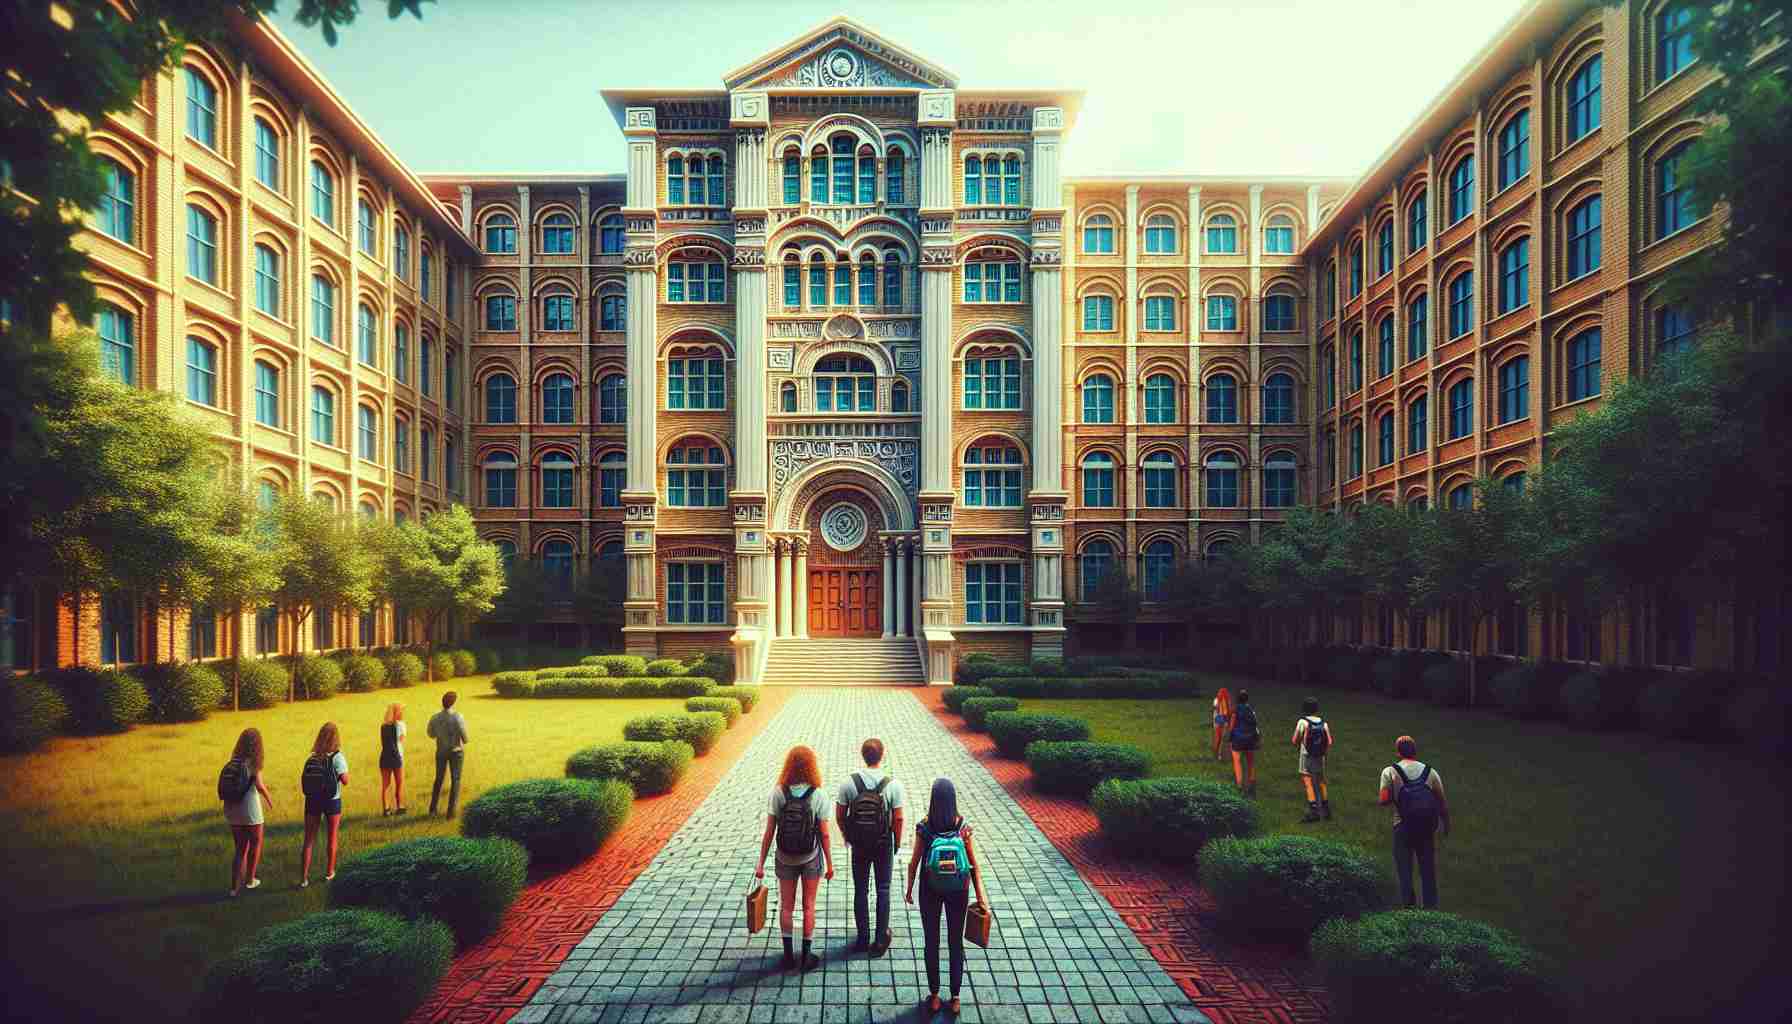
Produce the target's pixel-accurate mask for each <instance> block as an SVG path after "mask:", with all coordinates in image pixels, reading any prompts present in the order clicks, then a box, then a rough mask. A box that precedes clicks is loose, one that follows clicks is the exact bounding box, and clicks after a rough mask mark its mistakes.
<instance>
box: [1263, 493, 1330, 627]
mask: <svg viewBox="0 0 1792 1024" xmlns="http://www.w3.org/2000/svg"><path fill="white" fill-rule="evenodd" d="M1343 538H1344V521H1343V520H1342V519H1340V518H1339V517H1338V516H1337V515H1336V514H1334V513H1331V512H1324V511H1321V510H1319V509H1316V508H1312V507H1311V506H1304V505H1303V506H1300V507H1298V508H1294V509H1290V510H1289V512H1288V517H1287V519H1286V520H1284V521H1283V522H1282V523H1281V525H1279V526H1277V527H1276V528H1275V530H1274V531H1272V532H1271V533H1270V534H1269V535H1268V536H1267V537H1266V538H1265V539H1264V540H1263V542H1262V543H1261V544H1258V545H1257V546H1256V547H1255V548H1253V549H1252V550H1251V553H1250V557H1249V559H1248V561H1247V562H1246V563H1245V569H1246V576H1247V579H1248V581H1249V582H1248V585H1249V587H1250V589H1251V590H1252V591H1253V592H1254V593H1255V594H1257V595H1258V598H1259V600H1260V601H1261V602H1262V603H1263V605H1264V606H1265V607H1266V608H1270V609H1274V610H1275V611H1277V612H1280V613H1282V614H1284V615H1294V616H1295V617H1296V618H1297V620H1298V621H1299V623H1300V624H1301V629H1302V632H1303V636H1301V637H1300V638H1299V639H1301V640H1304V639H1306V635H1308V634H1306V630H1307V628H1308V627H1309V626H1317V624H1318V623H1319V621H1321V619H1322V618H1324V617H1325V616H1328V615H1330V614H1331V613H1332V612H1333V611H1335V610H1336V608H1337V606H1338V600H1339V595H1340V594H1348V593H1353V592H1354V591H1355V581H1354V580H1353V579H1352V578H1351V576H1350V574H1349V568H1350V567H1349V563H1348V561H1347V560H1346V558H1345V557H1344V555H1345V552H1344V542H1343Z"/></svg>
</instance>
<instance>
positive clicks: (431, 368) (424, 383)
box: [417, 338, 436, 395]
mask: <svg viewBox="0 0 1792 1024" xmlns="http://www.w3.org/2000/svg"><path fill="white" fill-rule="evenodd" d="M435 354H436V345H435V342H433V341H430V340H429V339H428V338H424V339H423V347H422V348H420V349H418V350H417V386H418V387H419V388H421V389H422V391H423V393H424V394H425V395H428V394H431V393H433V390H434V388H435V380H436V374H435Z"/></svg>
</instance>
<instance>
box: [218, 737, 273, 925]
mask: <svg viewBox="0 0 1792 1024" xmlns="http://www.w3.org/2000/svg"><path fill="white" fill-rule="evenodd" d="M230 757H231V759H232V760H240V761H242V762H243V770H244V771H247V772H248V773H249V776H250V778H251V779H253V780H254V781H253V782H252V783H251V784H250V786H249V788H248V790H247V791H245V792H244V793H243V797H242V799H241V800H226V801H224V820H225V821H227V822H229V823H230V838H231V841H232V842H233V843H235V845H236V850H235V852H234V853H233V854H232V855H231V858H230V895H232V896H235V895H236V894H237V893H238V892H239V891H241V890H243V889H254V888H256V887H258V886H260V885H261V879H259V878H256V877H255V872H256V870H257V869H258V868H259V867H260V866H261V837H262V822H263V817H262V802H263V801H266V803H267V809H268V810H270V811H271V810H273V809H274V798H273V797H272V796H271V795H269V793H268V787H267V783H265V782H263V781H261V762H262V748H261V731H260V730H258V729H244V730H243V734H242V735H241V736H238V737H237V738H236V749H235V750H234V751H232V752H231V754H230Z"/></svg>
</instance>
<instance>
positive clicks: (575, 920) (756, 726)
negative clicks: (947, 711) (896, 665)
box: [411, 687, 788, 1024]
mask: <svg viewBox="0 0 1792 1024" xmlns="http://www.w3.org/2000/svg"><path fill="white" fill-rule="evenodd" d="M787 695H788V691H786V690H782V689H779V688H777V687H766V688H764V689H762V690H760V691H759V703H758V705H757V706H756V707H754V708H753V712H752V714H749V715H743V716H742V717H741V719H740V721H739V722H737V723H735V726H734V728H732V729H730V730H728V731H727V732H726V733H724V734H723V736H722V739H721V741H720V742H719V743H717V744H716V745H715V747H714V749H712V750H710V752H709V753H708V754H705V755H704V756H702V757H700V758H697V759H696V760H695V761H692V762H691V769H690V772H689V774H687V775H686V776H685V777H684V778H683V779H682V780H681V781H680V782H679V783H678V785H677V786H676V787H675V788H674V789H673V790H672V792H670V793H664V794H661V795H660V796H650V797H643V798H641V799H638V800H636V801H635V806H634V809H633V810H632V811H631V812H630V813H629V816H628V820H627V821H625V822H623V824H622V827H621V828H620V829H618V830H617V831H616V834H615V835H613V836H611V837H610V838H609V839H608V840H607V841H605V843H604V845H603V847H602V848H601V849H599V850H598V851H597V854H596V856H593V857H592V858H591V859H590V860H588V861H585V862H584V863H583V864H580V865H578V866H576V867H573V868H569V869H567V870H565V871H562V872H560V873H558V874H555V875H550V876H548V877H546V878H542V879H540V880H539V881H536V882H534V883H532V884H531V885H529V886H528V887H527V888H525V889H524V890H523V893H522V895H521V896H519V897H518V898H517V901H516V903H515V904H514V905H512V906H511V908H510V912H509V913H508V914H506V915H505V917H504V923H503V925H502V926H500V927H499V929H498V931H497V933H496V934H494V935H492V936H491V937H490V938H488V939H486V940H485V941H484V942H482V943H480V944H479V945H477V946H475V947H473V948H472V949H469V950H467V951H465V952H464V953H462V954H461V955H460V956H458V957H456V958H455V960H454V963H453V964H452V965H450V966H449V968H448V974H447V975H446V976H445V977H443V978H442V982H441V984H439V985H437V986H436V991H435V994H434V995H432V996H430V998H429V1000H428V1001H427V1002H425V1003H424V1004H423V1005H422V1006H420V1007H418V1009H417V1012H416V1013H414V1014H412V1015H411V1024H444V1022H450V1021H452V1022H454V1024H470V1022H480V1024H487V1022H497V1021H503V1020H508V1019H509V1018H510V1016H511V1015H512V1014H514V1013H515V1012H516V1011H517V1010H518V1009H521V1008H522V1007H523V1005H524V1004H526V1003H528V1001H529V999H530V997H532V996H533V995H534V994H535V990H536V989H538V988H540V987H541V984H542V982H544V981H546V980H547V978H548V976H549V975H551V974H553V973H554V971H555V970H556V969H558V968H559V966H560V964H561V962H563V961H564V960H565V959H566V957H567V954H569V953H570V952H571V951H572V948H573V947H574V946H576V945H578V943H579V942H580V940H582V939H584V938H585V936H586V934H587V933H589V932H590V931H591V929H592V928H593V927H595V926H596V924H597V922H598V920H599V919H600V918H602V917H603V916H604V911H606V910H608V909H609V908H610V905H611V904H612V903H615V902H616V898H617V897H618V896H620V895H622V892H623V890H625V889H627V888H628V887H629V884H630V883H631V882H633V881H634V880H635V876H636V875H639V874H640V873H641V871H642V870H643V869H644V868H646V867H647V865H648V864H650V863H652V861H653V858H654V856H655V855H657V854H658V853H659V852H660V848H661V847H663V846H665V845H666V840H668V839H670V838H671V837H672V834H673V833H674V832H677V831H678V829H679V827H680V826H682V825H683V824H684V823H685V819H687V818H689V817H690V816H691V812H692V811H694V810H696V809H697V807H698V805H700V804H702V803H703V799H704V798H705V797H707V796H708V795H709V791H710V790H711V789H714V788H715V785H716V783H717V782H719V781H721V778H722V776H723V775H725V774H727V772H728V769H729V768H730V767H731V766H732V765H733V764H734V761H735V759H736V758H738V757H739V756H740V755H741V752H742V751H744V750H746V749H747V744H748V743H750V742H751V741H752V739H753V737H754V736H755V735H757V734H758V733H759V730H760V729H762V728H763V727H764V726H765V724H766V723H767V722H770V721H771V720H772V717H773V716H774V715H776V714H777V713H778V710H779V709H780V708H782V707H783V706H784V700H785V697H786V696H787Z"/></svg>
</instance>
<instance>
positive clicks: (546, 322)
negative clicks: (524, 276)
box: [541, 292, 574, 331]
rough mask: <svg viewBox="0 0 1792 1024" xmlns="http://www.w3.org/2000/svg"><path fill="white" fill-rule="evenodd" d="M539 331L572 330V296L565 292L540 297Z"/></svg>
mask: <svg viewBox="0 0 1792 1024" xmlns="http://www.w3.org/2000/svg"><path fill="white" fill-rule="evenodd" d="M541 329H542V330H544V331H570V330H573V329H574V325H573V316H572V296H571V295H569V294H567V293H566V292H554V293H553V294H550V295H546V296H543V297H542V300H541Z"/></svg>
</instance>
